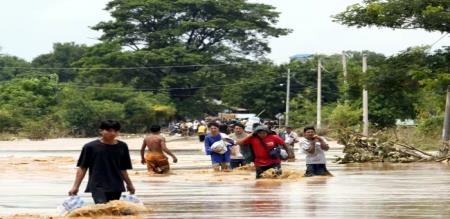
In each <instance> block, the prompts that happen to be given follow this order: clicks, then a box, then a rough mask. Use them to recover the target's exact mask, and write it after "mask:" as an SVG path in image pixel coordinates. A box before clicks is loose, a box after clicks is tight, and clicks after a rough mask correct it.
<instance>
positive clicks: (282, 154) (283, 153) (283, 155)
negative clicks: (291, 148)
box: [280, 149, 289, 160]
mask: <svg viewBox="0 0 450 219" xmlns="http://www.w3.org/2000/svg"><path fill="white" fill-rule="evenodd" d="M288 156H289V155H288V153H287V151H286V150H284V149H281V150H280V158H281V159H282V160H287V159H288Z"/></svg>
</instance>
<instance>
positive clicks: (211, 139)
mask: <svg viewBox="0 0 450 219" xmlns="http://www.w3.org/2000/svg"><path fill="white" fill-rule="evenodd" d="M220 140H222V136H220V134H218V135H216V136H212V135H211V134H208V135H206V137H205V151H206V154H207V155H211V161H212V162H213V163H229V162H230V160H231V146H232V144H227V152H225V154H219V153H216V152H214V151H212V150H211V146H212V145H213V144H214V143H215V142H217V141H220Z"/></svg>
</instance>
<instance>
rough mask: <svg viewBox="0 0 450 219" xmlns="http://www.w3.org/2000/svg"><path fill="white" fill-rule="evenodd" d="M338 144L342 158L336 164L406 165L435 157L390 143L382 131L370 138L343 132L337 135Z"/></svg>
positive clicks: (413, 148) (411, 147) (398, 143)
mask: <svg viewBox="0 0 450 219" xmlns="http://www.w3.org/2000/svg"><path fill="white" fill-rule="evenodd" d="M339 142H340V143H341V144H343V145H344V146H345V147H344V151H343V152H344V154H345V155H344V157H338V158H337V159H336V162H337V163H340V164H343V163H362V162H385V161H386V162H395V163H407V162H416V161H432V160H434V158H435V156H433V155H432V154H429V153H427V152H424V151H422V150H419V149H417V148H415V147H413V146H410V145H406V144H402V143H400V142H397V141H392V140H390V139H389V136H388V135H387V134H386V133H384V132H383V131H378V132H376V133H374V134H372V135H370V136H367V137H366V136H363V135H361V134H359V133H354V132H349V131H343V132H341V133H340V135H339Z"/></svg>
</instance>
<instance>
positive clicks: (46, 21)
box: [0, 0, 450, 63]
mask: <svg viewBox="0 0 450 219" xmlns="http://www.w3.org/2000/svg"><path fill="white" fill-rule="evenodd" d="M251 1H252V2H261V3H266V4H271V5H274V6H275V7H276V8H277V11H279V12H281V15H280V22H279V24H278V26H280V27H286V28H291V29H293V33H291V34H290V35H288V36H284V37H281V38H278V39H272V40H271V41H270V46H271V47H272V53H271V54H268V58H270V59H272V60H274V61H275V62H276V63H283V62H287V60H288V59H289V57H290V56H292V55H294V54H299V53H312V54H314V53H326V54H331V53H339V52H341V51H342V50H359V51H360V50H372V51H376V52H380V53H384V54H386V55H392V54H395V53H397V52H399V51H401V50H404V49H406V48H407V47H410V46H417V45H426V44H432V43H433V42H435V41H436V40H438V39H439V38H440V37H441V36H442V34H441V33H439V32H434V33H430V32H425V31H422V30H395V31H394V30H390V29H385V28H383V29H379V28H376V27H372V28H362V29H357V28H348V27H345V26H342V25H339V24H337V23H333V22H332V21H331V20H332V19H331V15H333V14H336V13H338V12H340V11H343V10H344V9H345V8H346V7H347V6H348V5H350V4H354V3H358V2H361V0H251ZM107 2H108V0H0V30H1V32H0V47H1V50H0V53H6V54H10V55H15V56H18V57H21V58H24V59H26V60H28V61H30V60H31V59H33V58H34V57H36V56H38V55H39V54H43V53H48V52H50V51H51V50H52V44H53V43H55V42H71V41H73V42H76V43H80V44H81V43H84V44H88V45H92V44H94V43H96V42H98V41H97V40H96V38H97V37H99V35H100V33H99V32H97V31H93V30H90V28H89V26H93V25H95V24H97V23H98V22H99V21H104V20H109V19H110V17H109V14H108V12H106V11H104V10H103V8H104V7H105V5H106V3H107ZM444 45H446V46H448V45H450V37H448V36H447V37H445V38H444V39H443V40H441V41H440V42H439V43H437V44H436V45H435V46H434V48H439V47H441V46H444Z"/></svg>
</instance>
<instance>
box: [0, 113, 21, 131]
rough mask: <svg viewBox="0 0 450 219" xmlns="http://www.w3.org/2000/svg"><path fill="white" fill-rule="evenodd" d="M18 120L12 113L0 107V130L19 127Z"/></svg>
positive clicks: (12, 129) (14, 129)
mask: <svg viewBox="0 0 450 219" xmlns="http://www.w3.org/2000/svg"><path fill="white" fill-rule="evenodd" d="M19 125H20V122H19V121H18V119H17V118H15V117H14V115H13V114H12V113H11V112H10V111H8V110H4V109H0V132H1V133H3V132H14V131H16V130H17V128H18V127H19Z"/></svg>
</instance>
